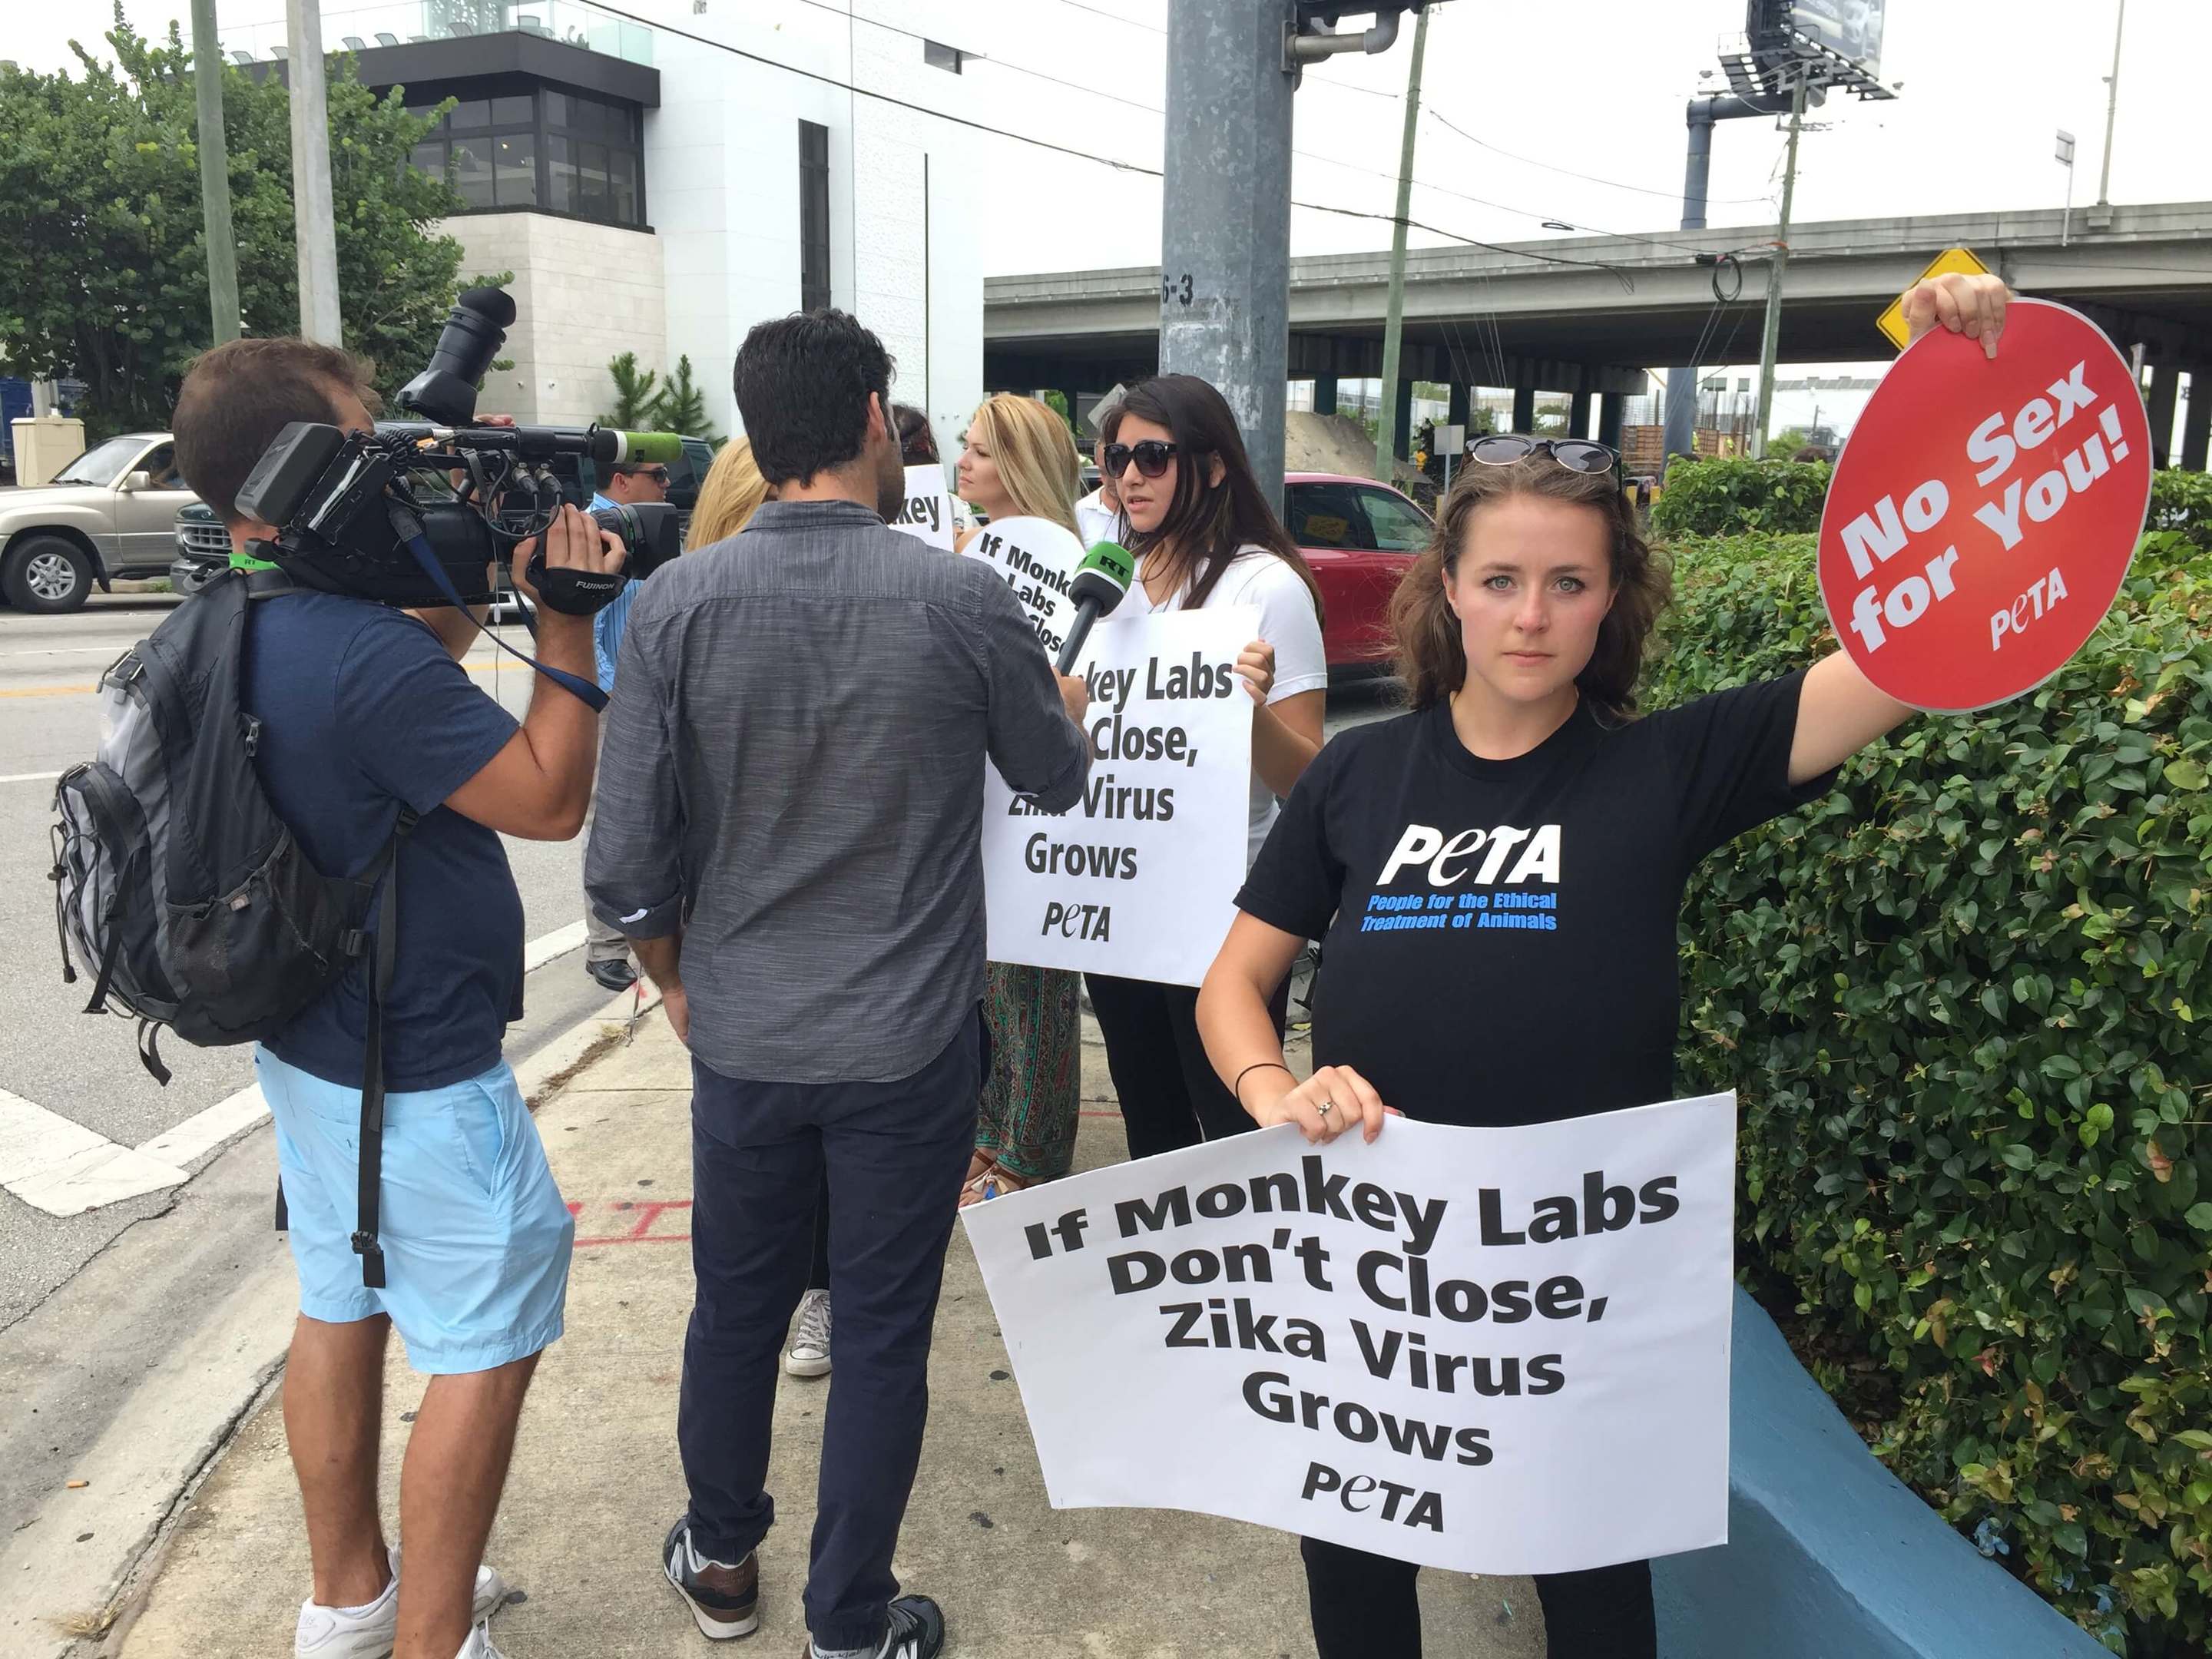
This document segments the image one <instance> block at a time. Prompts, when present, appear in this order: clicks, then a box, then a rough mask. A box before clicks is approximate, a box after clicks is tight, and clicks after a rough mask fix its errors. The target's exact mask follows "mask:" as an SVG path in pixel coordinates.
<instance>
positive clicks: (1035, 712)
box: [584, 501, 1090, 1083]
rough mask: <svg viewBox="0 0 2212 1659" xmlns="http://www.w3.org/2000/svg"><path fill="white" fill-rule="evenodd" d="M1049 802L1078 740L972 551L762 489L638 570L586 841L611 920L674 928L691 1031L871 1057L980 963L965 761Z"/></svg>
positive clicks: (955, 1024) (821, 1065)
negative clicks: (686, 544)
mask: <svg viewBox="0 0 2212 1659" xmlns="http://www.w3.org/2000/svg"><path fill="white" fill-rule="evenodd" d="M986 756H988V757H989V758H990V760H991V761H992V762H993V763H995V764H996V765H997V766H998V769H999V770H1000V774H1001V775H1003V776H1004V777H1005V778H1006V782H1007V784H1008V785H1009V786H1010V787H1012V788H1013V789H1014V790H1016V791H1017V792H1018V793H1023V794H1027V795H1030V796H1033V797H1034V798H1035V799H1036V801H1037V803H1038V804H1039V805H1042V806H1044V807H1045V808H1047V809H1048V810H1050V811H1061V810H1063V809H1065V808H1066V807H1068V806H1070V805H1073V804H1074V802H1075V800H1076V799H1077V798H1078V796H1079V795H1080V793H1082V789H1083V783H1084V778H1085V774H1086V772H1087V771H1088V770H1089V768H1090V749H1089V744H1088V741H1087V739H1086V738H1085V737H1084V735H1083V732H1081V730H1080V729H1079V727H1078V726H1076V724H1075V722H1074V721H1073V720H1069V719H1068V718H1067V714H1066V710H1065V709H1064V708H1062V706H1061V703H1060V689H1059V686H1058V684H1057V683H1056V682H1055V681H1054V678H1053V673H1052V668H1051V665H1050V664H1049V663H1048V662H1047V661H1046V659H1045V655H1044V653H1043V651H1042V648H1041V647H1039V645H1038V643H1037V637H1036V633H1035V632H1034V630H1032V629H1031V628H1030V624H1029V623H1028V621H1027V620H1026V619H1025V618H1024V615H1023V612H1022V610H1021V607H1020V605H1018V604H1017V603H1016V601H1015V599H1014V598H1013V596H1012V594H1011V593H1010V592H1007V590H1006V585H1005V584H1004V583H1003V582H1001V581H1000V580H998V579H997V577H995V576H994V574H993V573H992V571H991V570H990V568H989V567H987V566H986V565H984V564H981V563H980V562H977V561H975V560H973V559H964V558H956V557H947V556H945V555H944V554H942V553H935V552H932V551H931V550H928V549H927V548H925V547H924V546H922V544H921V543H919V542H917V541H915V539H914V538H912V537H911V536H906V535H902V534H901V533H900V532H897V531H896V530H890V529H887V528H886V527H885V526H884V523H883V521H882V520H880V519H878V517H877V516H876V515H875V514H874V513H871V512H869V511H868V510H867V509H866V507H860V506H857V505H854V504H853V503H850V502H844V501H769V502H768V503H767V504H766V505H764V506H763V507H762V508H761V509H760V511H759V512H758V513H755V514H754V515H753V519H752V521H751V522H750V524H749V525H748V526H746V527H745V530H744V532H743V533H742V534H740V535H738V536H735V537H732V538H730V539H729V540H727V541H725V542H719V543H717V544H714V546H712V547H708V548H703V549H700V550H696V551H693V552H691V553H689V554H687V555H686V556H684V557H683V558H681V559H678V560H677V561H676V562H674V563H672V564H670V565H668V566H666V567H665V568H662V569H661V570H659V571H658V572H656V573H655V574H654V575H653V580H651V581H649V582H647V583H646V584H645V585H644V586H642V587H641V588H640V589H638V590H637V598H636V602H635V605H633V606H632V607H631V610H630V615H629V626H628V627H627V629H625V630H624V632H623V641H622V653H621V657H620V659H619V661H618V664H617V672H616V677H615V690H614V696H613V698H612V700H611V702H610V703H609V705H608V708H607V713H606V715H605V741H604V743H603V745H602V750H601V756H600V763H599V805H598V811H597V816H596V817H595V819H594V821H593V824H592V839H591V845H590V847H589V848H588V849H587V850H586V856H585V860H584V878H585V886H586V889H587V890H589V892H590V895H591V898H592V905H593V908H595V909H596V910H597V911H598V913H599V915H600V916H601V917H602V918H604V919H605V921H608V922H610V923H611V924H613V925H614V926H616V927H620V928H621V929H622V930H623V933H626V934H628V935H629V937H631V938H633V939H657V938H665V937H666V936H667V935H668V934H670V933H674V932H676V931H677V930H678V928H679V927H681V928H682V929H683V931H684V954H683V967H684V989H685V991H686V992H687V994H689V996H690V1003H691V1051H692V1053H693V1054H696V1056H697V1057H698V1058H699V1059H700V1060H702V1061H703V1062H704V1063H705V1064H706V1065H707V1066H709V1067H711V1068H712V1069H713V1070H714V1071H717V1072H720V1073H722V1074H723V1075H725V1076H726V1077H735V1078H744V1079H753V1080H759V1081H772V1082H798V1083H834V1082H889V1081H892V1080H894V1079H898V1078H902V1077H907V1076H909V1075H911V1074H912V1073H915V1072H917V1071H920V1070H921V1068H922V1067H923V1066H926V1065H927V1064H928V1063H929V1061H931V1060H933V1059H935V1058H936V1057H937V1055H938V1054H939V1053H940V1052H942V1050H943V1049H944V1048H945V1044H946V1043H948V1042H951V1040H952V1037H953V1036H954V1035H955V1034H956V1033H957V1030H959V1027H960V1022H961V1021H962V1020H963V1018H966V1017H967V1015H968V1014H969V1012H971V1011H972V1010H973V1009H974V1008H975V1005H976V1003H977V1001H978V1000H979V999H980V998H981V995H982V990H983V940H984V933H983V862H982V854H981V828H982V811H983V763H984V758H985V757H986Z"/></svg>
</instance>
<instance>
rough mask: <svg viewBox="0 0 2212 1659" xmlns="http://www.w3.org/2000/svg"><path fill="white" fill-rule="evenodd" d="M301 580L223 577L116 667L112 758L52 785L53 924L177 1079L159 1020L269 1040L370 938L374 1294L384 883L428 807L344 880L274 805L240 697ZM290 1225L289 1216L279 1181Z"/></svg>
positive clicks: (364, 1106)
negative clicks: (318, 862)
mask: <svg viewBox="0 0 2212 1659" xmlns="http://www.w3.org/2000/svg"><path fill="white" fill-rule="evenodd" d="M293 591H294V590H293V587H292V585H291V583H290V582H289V580H287V579H286V578H285V577H284V576H283V574H281V573H278V572H275V571H254V572H247V571H243V570H230V571H226V572H225V573H223V574H222V575H220V576H218V577H217V578H216V580H214V581H212V582H210V584H209V585H208V586H206V587H205V588H204V589H203V590H201V592H199V593H198V594H197V596H196V597H194V598H192V599H189V600H187V601H186V602H185V604H183V605H179V606H178V607H177V608H176V609H175V610H174V611H171V612H170V613H169V615H168V616H167V617H166V618H165V619H164V620H163V621H162V623H161V626H160V627H158V628H156V629H155V630H154V632H153V633H152V635H149V637H148V638H146V639H143V640H141V641H139V642H138V643H137V645H135V646H133V647H131V649H130V650H129V651H127V652H125V653H124V654H123V656H121V657H120V658H118V659H117V660H116V661H115V662H114V663H113V664H112V665H111V666H110V667H109V668H108V669H107V671H106V672H105V673H104V674H102V675H101V676H100V704H101V710H100V712H101V718H102V726H101V729H102V736H101V738H100V752H99V754H98V756H97V757H96V758H94V759H93V760H90V761H88V762H86V763H84V764H82V765H81V766H74V767H71V768H70V769H69V770H68V771H66V772H64V773H63V774H62V775H61V778H60V781H58V783H57V784H56V785H55V786H54V811H55V817H56V820H57V821H56V823H55V824H54V829H53V848H54V866H53V870H52V879H53V882H54V915H55V925H56V927H57V928H58V931H59V932H60V934H61V940H62V979H63V981H64V983H70V984H73V983H75V982H76V970H77V968H78V967H79V966H82V968H83V969H84V971H85V972H86V973H88V974H89V975H92V979H93V987H92V999H91V1000H90V1001H88V1003H86V1005H85V1012H87V1013H98V1012H104V1011H107V1010H109V1009H110V1008H111V1007H113V1008H116V1009H119V1010H120V1011H121V1012H125V1013H126V1014H128V1015H130V1016H131V1017H133V1018H136V1019H137V1021H138V1055H139V1059H140V1060H142V1061H143V1062H144V1064H145V1066H146V1069H147V1070H148V1071H149V1072H150V1073H152V1074H153V1075H154V1078H155V1080H156V1081H157V1082H160V1083H164V1084H166V1083H167V1082H168V1080H169V1070H168V1067H167V1066H164V1065H163V1064H162V1063H161V1053H160V1048H159V1045H158V1041H157V1039H158V1036H159V1033H160V1030H161V1027H163V1026H165V1025H166V1026H167V1027H168V1028H169V1029H170V1030H173V1031H174V1032H175V1033H176V1034H177V1035H178V1036H180V1037H182V1038H183V1039H184V1040H185V1042H190V1043H192V1044H194V1045H196V1046H197V1047H201V1048H214V1047H219V1046H222V1045H226V1044H229V1043H236V1042H256V1041H258V1040H259V1039H261V1038H264V1037H267V1036H273V1035H275V1034H276V1032H277V1031H279V1030H282V1029H283V1027H284V1026H285V1025H286V1024H289V1023H290V1022H291V1020H292V1019H293V1018H295V1017H296V1016H297V1015H298V1014H300V1013H301V1012H302V1011H303V1010H305V1009H306V1008H307V1006H309V1005H310V1004H312V1003H313V1001H314V1000H316V999H317V998H318V997H319V996H321V995H323V994H324V993H325V992H326V991H328V990H329V989H330V988H331V986H332V985H333V984H335V983H336V982H337V980H338V978H339V976H340V975H343V973H344V972H345V971H346V970H347V969H349V967H351V966H352V965H353V963H355V962H356V961H357V960H359V959H360V958H361V957H362V956H363V955H364V954H365V952H366V951H368V947H369V945H370V943H371V941H372V938H373V939H374V945H375V947H376V960H375V962H374V965H373V967H372V969H371V971H370V975H369V994H368V1020H367V1039H368V1042H367V1052H366V1054H364V1056H363V1059H362V1091H361V1186H360V1193H359V1203H360V1213H359V1218H358V1220H357V1222H356V1227H357V1231H356V1232H355V1234H354V1236H353V1247H354V1249H355V1250H356V1252H357V1253H358V1254H359V1255H360V1256H361V1258H362V1283H363V1284H364V1285H368V1286H370V1287H371V1288H377V1287H380V1286H381V1285H383V1284H384V1253H383V1250H382V1249H381V1248H380V1246H379V1244H378V1243H377V1192H378V1188H379V1187H380V1184H381V1182H382V1176H383V1131H384V1043H383V1036H384V1000H385V997H386V994H387V992H388V991H389V990H390V988H391V984H392V957H393V953H394V949H395V943H396V940H397V939H398V881H397V880H396V879H386V877H387V876H388V875H389V874H390V873H391V872H392V862H393V860H395V859H396V858H397V857H398V852H399V846H400V843H401V842H404V840H405V839H406V838H407V836H408V833H409V832H410V830H411V829H413V828H414V827H415V814H414V813H413V812H411V811H408V810H406V809H404V808H403V809H402V810H401V811H400V814H399V821H398V826H397V827H396V828H395V829H394V830H393V832H392V836H391V839H390V840H388V841H387V842H386V843H385V845H384V848H383V849H382V850H381V851H380V852H379V854H377V856H376V858H375V860H374V862H372V863H371V864H370V866H369V867H368V870H366V871H365V872H363V873H362V876H361V877H360V878H358V879H357V880H350V881H348V880H340V879H336V878H331V877H329V876H325V875H324V874H323V873H322V872H320V871H319V870H317V869H316V868H315V867H314V866H313V864H312V863H311V862H310V861H309V860H308V858H307V854H306V853H305V852H303V851H302V850H301V847H300V844H299V843H298V842H296V841H295V840H294V839H293V836H292V832H291V830H290V829H289V827H288V826H287V825H286V824H285V823H284V821H283V819H282V818H280V817H277V816H276V809H275V808H274V807H273V806H271V805H270V801H269V797H268V795H267V793H265V792H264V790H263V788H262V787H261V779H260V776H259V775H258V773H257V772H256V770H255V769H254V763H253V757H254V751H255V750H256V749H257V748H258V745H259V742H260V736H261V722H260V721H259V720H258V719H256V718H255V717H254V716H253V715H252V714H247V713H246V710H245V708H243V707H242V705H241V703H240V688H241V687H242V685H243V684H244V683H245V678H246V650H247V648H248V643H249V637H250V635H249V629H248V619H249V616H250V613H251V611H252V605H253V604H254V602H255V601H257V600H259V599H268V598H271V597H274V596H275V595H277V594H280V593H287V592H293ZM379 884H381V894H380V896H379V895H378V888H379ZM373 897H374V898H375V899H376V902H377V920H376V930H375V933H374V935H373V936H372V935H370V934H369V933H367V932H365V931H364V924H365V923H366V921H367V920H368V908H369V904H370V902H371V900H372V898H373ZM72 958H74V961H72ZM277 1218H278V1219H277V1225H278V1226H279V1227H280V1228H281V1227H282V1226H283V1225H284V1219H283V1193H282V1191H281V1190H280V1191H279V1193H278V1194H277Z"/></svg>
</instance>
